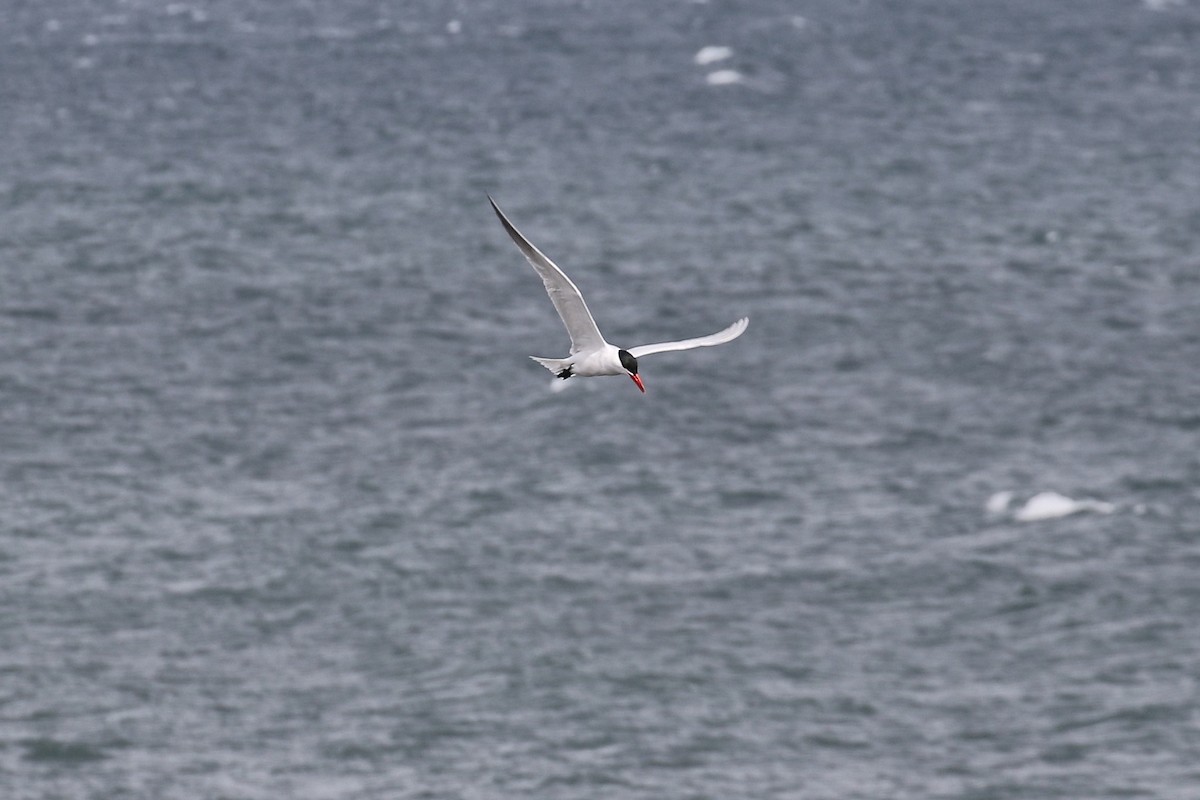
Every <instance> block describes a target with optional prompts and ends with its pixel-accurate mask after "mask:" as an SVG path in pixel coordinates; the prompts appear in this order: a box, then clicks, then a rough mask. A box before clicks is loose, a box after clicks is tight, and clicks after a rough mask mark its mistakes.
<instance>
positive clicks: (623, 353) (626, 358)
mask: <svg viewBox="0 0 1200 800" xmlns="http://www.w3.org/2000/svg"><path fill="white" fill-rule="evenodd" d="M617 357H618V358H620V359H621V366H622V367H624V368H625V369H626V370H627V371H628V372H629V374H630V375H637V359H636V358H634V357H633V356H631V355H629V351H628V350H618V351H617Z"/></svg>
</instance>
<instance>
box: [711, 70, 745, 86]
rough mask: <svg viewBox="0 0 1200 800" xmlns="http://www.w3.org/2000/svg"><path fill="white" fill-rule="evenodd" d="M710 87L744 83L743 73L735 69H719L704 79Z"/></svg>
mask: <svg viewBox="0 0 1200 800" xmlns="http://www.w3.org/2000/svg"><path fill="white" fill-rule="evenodd" d="M704 80H705V81H706V82H707V83H708V85H709V86H729V85H730V84H734V83H741V82H742V73H740V72H738V71H737V70H735V69H719V70H717V71H716V72H710V73H708V76H707V77H706V78H705V79H704Z"/></svg>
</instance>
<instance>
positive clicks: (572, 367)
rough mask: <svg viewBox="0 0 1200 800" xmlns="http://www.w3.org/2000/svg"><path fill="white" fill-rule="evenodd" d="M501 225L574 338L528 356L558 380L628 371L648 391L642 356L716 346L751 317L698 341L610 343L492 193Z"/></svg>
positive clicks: (562, 276) (576, 294) (565, 281)
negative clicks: (566, 350) (556, 349)
mask: <svg viewBox="0 0 1200 800" xmlns="http://www.w3.org/2000/svg"><path fill="white" fill-rule="evenodd" d="M488 201H489V202H490V203H491V204H492V209H493V210H495V212H496V216H497V217H499V218H500V224H501V225H503V226H504V230H506V231H508V235H509V236H510V237H512V240H513V241H514V242H516V243H517V247H518V248H520V250H521V252H522V253H524V254H525V258H527V259H529V263H530V264H532V265H533V268H534V269H535V270H537V273H538V275H540V276H541V277H542V283H543V284H545V286H546V294H548V295H550V302H552V303H554V308H555V309H556V310H557V311H558V315H559V316H560V317H562V321H563V325H565V326H566V327H567V333H568V334H569V335H570V337H571V353H570V355H568V356H567V357H566V358H539V357H538V356H530V358H532V359H533V360H534V361H536V362H538V363H539V364H541V365H542V366H543V367H545V368H546V369H548V370H550V371H551V372H553V373H554V374H555V375H557V376H558V377H560V378H564V379H565V378H573V377H575V376H579V377H581V378H591V377H595V376H597V375H628V376H629V377H630V378H631V379H632V380H633V382H634V383H636V384H637V387H638V388H639V389H641V390H642V392H643V393H645V391H646V386H645V384H643V383H642V378H641V376H640V375H639V374H638V359H639V358H642V357H643V356H648V355H650V354H652V353H666V352H669V351H672V350H691V349H692V348H694V347H712V346H713V345H715V344H725V343H726V342H731V341H733V340H734V339H736V338H737V337H739V336H741V335H742V333H743V332H745V330H746V326H747V325H749V324H750V318H749V317H742V318H741V319H739V320H738V321H737V322H735V323H733V324H732V325H730V326H729V327H728V328H726V329H725V330H723V331H718V332H717V333H713V334H710V335H708V336H699V337H697V338H695V339H684V340H682V341H678V342H659V343H657V344H643V345H638V346H637V347H630V348H628V349H626V348H621V347H617V346H615V345H611V344H609V343H608V341H607V340H605V338H604V337H603V336H602V335H601V334H600V329H599V328H597V327H596V321H595V320H594V319H592V313H591V312H590V311H588V307H587V303H585V302H584V301H583V295H582V294H580V292H579V288H578V287H577V286H576V285H575V284H574V283H573V282H572V281H571V279H570V278H568V277H567V274H566V273H565V272H563V271H562V270H561V269H559V267H558V265H557V264H555V263H554V262H553V261H551V260H550V259H548V258H546V256H545V255H543V253H542V251H541V250H538V249H537V248H536V247H534V246H533V245H532V244H531V243H530V242H529V240H528V239H526V238H525V237H524V236H522V235H521V232H520V231H519V230H517V229H516V227H515V226H514V225H513V224H512V223H511V222H509V221H508V217H506V216H504V212H503V211H501V210H500V207H499V206H498V205H496V201H495V200H493V199H492V196H491V195H488Z"/></svg>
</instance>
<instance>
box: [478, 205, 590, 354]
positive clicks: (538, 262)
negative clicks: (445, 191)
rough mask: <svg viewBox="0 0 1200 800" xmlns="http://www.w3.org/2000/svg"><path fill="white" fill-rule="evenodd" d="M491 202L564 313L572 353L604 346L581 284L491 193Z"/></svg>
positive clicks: (553, 300)
mask: <svg viewBox="0 0 1200 800" xmlns="http://www.w3.org/2000/svg"><path fill="white" fill-rule="evenodd" d="M488 202H489V203H491V204H492V209H493V210H495V212H496V216H498V217H499V218H500V224H501V225H503V226H504V230H506V231H508V235H509V236H510V237H512V240H513V241H514V242H516V243H517V247H519V248H520V249H521V252H522V253H524V254H525V258H527V259H529V263H530V264H532V265H533V268H534V269H536V270H537V273H538V275H541V276H542V283H543V284H545V286H546V294H548V295H550V302H552V303H554V308H555V309H556V310H557V311H558V316H560V317H562V321H563V325H565V326H566V327H567V333H568V334H570V336H571V355H575V354H576V353H578V352H580V351H582V350H598V349H600V348H602V347H604V345H606V344H607V342H605V341H604V337H603V336H601V335H600V329H599V328H597V327H596V321H595V320H594V319H592V312H590V311H588V307H587V303H585V302H583V295H582V294H580V292H579V287H577V286H576V285H575V284H574V283H573V282H572V281H571V279H570V278H568V277H567V274H566V273H565V272H563V271H562V270H561V269H559V268H558V265H557V264H555V263H554V262H553V261H551V260H550V259H548V258H546V256H545V255H543V254H542V251H541V250H538V249H537V248H536V247H534V246H533V245H532V244H531V243H530V242H529V240H528V239H526V238H525V237H524V236H522V235H521V232H520V231H519V230H517V229H516V227H515V226H514V225H513V224H512V223H511V222H509V221H508V217H506V216H504V212H503V211H501V210H500V206H498V205H496V201H495V200H493V199H492V196H491V195H488Z"/></svg>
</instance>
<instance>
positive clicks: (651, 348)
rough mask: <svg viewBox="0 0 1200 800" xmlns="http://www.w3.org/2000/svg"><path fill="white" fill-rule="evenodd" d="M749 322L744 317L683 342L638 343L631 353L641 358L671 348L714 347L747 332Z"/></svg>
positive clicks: (631, 349) (630, 349) (630, 350)
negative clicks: (721, 329) (716, 330)
mask: <svg viewBox="0 0 1200 800" xmlns="http://www.w3.org/2000/svg"><path fill="white" fill-rule="evenodd" d="M749 324H750V318H749V317H742V318H741V319H739V320H738V321H737V322H735V323H733V324H732V325H730V326H729V327H728V328H726V329H725V330H723V331H718V332H717V333H713V334H709V335H708V336H698V337H696V338H695V339H684V340H683V341H681V342H659V343H658V344H642V345H638V346H637V347H631V348H629V355H631V356H633V357H634V358H641V357H642V356H648V355H650V354H651V353H666V352H669V351H671V350H691V349H692V348H693V347H712V346H713V345H715V344H725V343H726V342H732V341H733V340H734V339H736V338H737V337H739V336H741V335H742V334H743V333H745V331H746V326H747V325H749Z"/></svg>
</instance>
